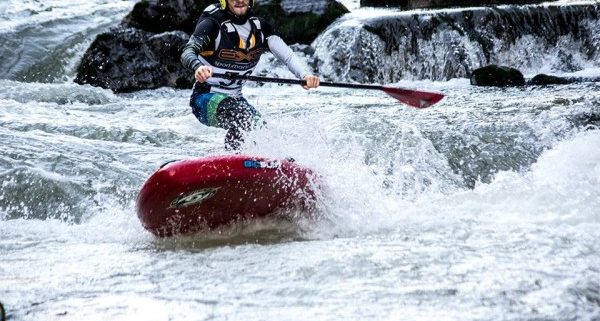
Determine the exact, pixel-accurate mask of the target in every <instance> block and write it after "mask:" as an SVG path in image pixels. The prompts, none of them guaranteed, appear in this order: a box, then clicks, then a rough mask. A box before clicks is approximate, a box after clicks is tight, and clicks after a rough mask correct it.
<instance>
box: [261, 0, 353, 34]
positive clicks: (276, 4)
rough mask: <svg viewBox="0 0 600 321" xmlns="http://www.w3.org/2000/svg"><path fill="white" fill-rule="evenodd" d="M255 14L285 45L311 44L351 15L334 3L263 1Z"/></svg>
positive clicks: (290, 0)
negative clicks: (279, 36)
mask: <svg viewBox="0 0 600 321" xmlns="http://www.w3.org/2000/svg"><path fill="white" fill-rule="evenodd" d="M254 11H255V12H256V14H257V15H259V16H261V17H264V18H265V19H266V20H267V21H268V22H269V23H270V24H271V25H272V26H273V27H274V28H275V30H277V32H278V33H279V34H280V35H281V37H282V38H283V39H284V40H285V41H286V42H287V43H288V44H294V43H300V44H310V43H311V42H312V41H313V40H315V39H316V38H317V36H318V35H319V34H320V33H321V32H322V31H323V30H325V29H326V28H327V27H328V26H329V25H330V24H331V23H332V22H333V21H335V20H336V19H337V18H339V17H341V16H342V15H344V14H346V13H348V12H350V11H349V10H348V9H347V8H346V7H345V6H344V5H343V4H341V3H339V2H337V1H334V0H303V1H296V0H277V1H275V0H263V1H258V5H257V6H256V8H255V10H254Z"/></svg>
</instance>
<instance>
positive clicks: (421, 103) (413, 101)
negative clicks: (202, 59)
mask: <svg viewBox="0 0 600 321" xmlns="http://www.w3.org/2000/svg"><path fill="white" fill-rule="evenodd" d="M213 77H219V78H225V79H232V80H249V81H260V82H273V83H278V84H298V85H306V81H305V80H300V79H285V78H269V77H259V76H249V75H238V74H219V73H215V74H213ZM320 86H325V87H339V88H354V89H375V90H382V91H384V92H385V93H386V94H388V95H390V96H392V97H394V98H396V99H398V100H399V101H401V102H403V103H405V104H407V105H409V106H412V107H415V108H427V107H431V106H432V105H433V104H435V103H437V102H438V101H440V100H442V98H444V95H443V94H441V93H435V92H428V91H420V90H413V89H405V88H396V87H388V86H377V85H362V84H349V83H335V82H326V81H321V83H320Z"/></svg>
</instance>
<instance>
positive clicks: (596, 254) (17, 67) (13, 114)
mask: <svg viewBox="0 0 600 321" xmlns="http://www.w3.org/2000/svg"><path fill="white" fill-rule="evenodd" d="M133 3H134V2H133V1H104V0H93V1H90V0H87V1H59V0H52V1H45V2H44V3H43V4H40V3H39V2H38V1H16V0H8V1H6V0H5V2H4V4H0V9H3V11H0V12H2V13H0V17H2V19H3V20H2V22H0V44H1V46H2V47H1V49H0V50H2V53H3V56H2V62H1V65H2V66H3V71H2V77H1V78H2V79H0V124H1V126H0V141H1V142H2V143H1V144H0V151H1V153H0V302H2V304H3V305H4V306H5V309H6V311H7V315H8V320H157V321H158V320H598V319H599V318H600V148H598V147H600V131H598V128H597V126H598V122H599V118H598V115H600V83H597V82H587V83H586V82H583V83H577V84H570V85H556V86H547V87H522V88H504V89H498V88H478V87H473V86H470V85H469V81H468V80H467V79H453V80H449V81H435V82H433V81H427V80H403V81H400V82H398V83H396V84H394V85H398V86H404V87H409V88H418V89H423V90H433V91H440V92H443V93H444V94H446V98H445V99H444V100H443V101H442V102H440V103H439V104H437V105H435V106H434V107H431V108H428V109H423V110H418V109H414V108H410V107H407V106H405V105H402V104H401V103H399V102H398V101H396V100H395V99H393V98H391V97H389V96H386V95H385V94H384V93H382V92H372V91H359V90H345V89H332V88H319V89H317V90H311V91H305V90H303V89H302V88H300V87H290V86H278V85H272V84H271V85H263V86H259V85H249V86H248V88H246V89H245V95H246V97H247V98H248V100H249V101H250V102H251V103H252V104H254V105H255V106H256V107H257V108H258V109H259V110H260V111H261V113H262V114H263V116H264V118H265V119H266V120H267V122H268V126H267V127H265V128H263V129H260V130H257V131H255V132H252V133H250V134H249V137H248V139H247V141H248V143H247V144H246V145H244V147H243V152H244V153H248V154H256V155H263V156H268V157H274V158H281V157H288V156H292V157H293V158H294V159H295V160H296V162H298V163H300V164H302V165H305V166H308V167H311V168H313V169H314V170H316V171H317V172H318V173H320V175H321V176H322V177H323V178H324V181H325V182H326V184H327V194H326V197H324V199H322V200H321V201H320V203H319V217H318V219H317V220H305V219H302V215H301V213H299V214H300V215H299V218H298V219H297V220H295V221H291V222H279V221H261V222H253V223H248V224H240V225H236V226H232V227H228V228H225V229H222V230H219V231H213V232H206V233H201V234H199V235H195V236H186V237H174V238H167V239H157V238H155V237H153V236H152V235H151V234H150V233H149V232H147V231H146V230H144V229H143V227H142V226H141V224H140V222H139V220H138V219H137V217H136V214H135V209H134V205H135V197H136V195H137V192H138V191H139V189H140V187H141V185H142V184H143V183H144V181H145V179H146V178H147V177H148V176H149V175H150V174H151V173H152V172H153V171H154V170H155V169H156V168H157V167H158V166H159V165H160V164H162V163H164V162H165V161H168V160H172V159H180V158H189V157H199V156H208V155H217V154H224V153H226V151H225V150H224V148H223V136H224V131H223V130H220V129H215V128H207V127H204V126H201V125H200V124H199V123H198V122H197V120H196V119H195V118H194V117H193V116H192V114H191V112H190V109H189V107H188V96H189V93H190V92H189V91H188V90H175V89H167V88H161V89H156V90H147V91H141V92H135V93H128V94H114V93H112V92H110V91H107V90H104V89H100V88H95V87H91V86H81V85H77V84H74V83H73V82H72V79H73V77H74V68H75V66H76V64H77V61H78V59H79V58H80V57H81V55H82V54H83V51H84V50H85V48H87V45H89V43H90V42H91V41H92V40H93V37H94V35H95V34H97V33H99V32H102V31H104V30H106V29H107V28H109V27H110V26H112V25H114V24H116V23H118V21H119V20H120V19H121V17H123V16H124V15H125V14H126V13H127V12H128V11H129V10H130V8H131V7H132V6H133ZM349 3H350V4H351V6H352V5H354V6H355V5H356V2H352V1H349ZM40 6H42V8H39V7H40ZM354 10H355V12H354V13H353V14H357V12H358V13H360V11H359V10H362V9H357V8H355V9H354ZM34 11H35V12H34ZM74 26H78V27H74ZM41 39H43V40H44V41H41ZM9 49H11V50H13V52H15V55H14V56H8V55H5V54H6V53H7V52H9ZM11 59H12V60H11ZM8 60H11V61H12V62H11V63H9V62H8ZM261 68H266V69H270V70H273V69H274V70H276V71H275V73H279V74H281V76H288V74H286V73H285V71H283V70H281V71H277V68H280V66H272V65H269V61H268V60H265V61H264V62H263V63H262V65H261ZM526 72H530V73H534V72H535V70H529V71H526ZM599 74H600V70H599V69H598V68H597V67H594V62H591V63H589V64H588V66H587V67H586V68H584V69H583V70H581V71H578V72H577V73H576V75H593V76H597V75H599ZM569 75H572V74H569Z"/></svg>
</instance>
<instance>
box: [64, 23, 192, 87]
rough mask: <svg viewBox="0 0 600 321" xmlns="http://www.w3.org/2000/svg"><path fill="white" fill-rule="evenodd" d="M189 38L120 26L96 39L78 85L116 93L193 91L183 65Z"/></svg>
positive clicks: (83, 63)
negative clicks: (165, 90)
mask: <svg viewBox="0 0 600 321" xmlns="http://www.w3.org/2000/svg"><path fill="white" fill-rule="evenodd" d="M187 40H188V35H187V34H186V33H184V32H182V31H172V32H164V33H160V34H153V33H149V32H146V31H142V30H139V29H134V28H123V27H118V28H115V29H112V30H111V31H109V32H107V33H103V34H100V35H98V36H97V37H96V39H95V40H94V42H93V43H92V44H91V45H90V48H89V49H88V50H87V51H86V53H85V54H84V56H83V58H82V60H81V62H80V64H79V67H78V68H77V76H76V78H75V82H76V83H78V84H90V85H93V86H98V87H102V88H106V89H111V90H113V91H114V92H130V91H136V90H141V89H153V88H158V87H164V86H167V87H175V88H189V87H191V85H192V78H191V77H190V75H189V73H188V71H186V70H185V69H184V67H183V66H182V65H181V63H180V62H179V57H180V55H181V48H182V47H183V46H184V45H185V44H186V43H187Z"/></svg>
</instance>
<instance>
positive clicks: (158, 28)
mask: <svg viewBox="0 0 600 321" xmlns="http://www.w3.org/2000/svg"><path fill="white" fill-rule="evenodd" d="M214 2H215V0H142V1H140V2H138V3H136V4H135V5H134V8H133V10H132V11H131V13H129V14H128V15H127V16H126V17H125V18H124V19H123V21H122V22H121V26H120V27H118V28H114V29H112V30H110V31H109V32H107V33H104V34H101V35H99V36H98V37H97V38H96V40H95V41H94V42H93V43H92V44H91V45H90V47H89V48H88V50H87V52H86V53H85V55H84V57H83V59H82V61H81V64H80V66H79V67H78V69H77V76H76V78H75V82H77V83H79V84H91V85H93V86H99V87H103V88H108V89H111V90H113V91H115V92H128V91H134V90H141V89H152V88H157V87H162V86H169V87H176V88H190V87H191V86H192V80H193V75H192V72H191V71H189V70H185V69H184V68H183V66H182V65H181V63H180V60H179V59H180V55H181V48H182V47H183V46H184V45H185V44H186V43H187V41H188V39H189V34H191V33H192V32H193V30H194V28H195V25H196V20H197V19H198V17H199V16H200V14H201V13H202V11H203V10H204V9H205V8H206V7H207V6H208V5H209V4H212V3H214ZM254 10H255V12H256V13H257V14H258V15H259V16H261V17H264V18H265V19H266V20H267V21H269V22H270V23H271V24H273V26H274V28H275V29H276V30H277V31H278V33H279V34H280V35H281V36H282V38H284V39H285V40H286V42H287V43H289V44H293V43H304V44H309V43H311V42H312V41H313V40H314V39H315V38H316V37H317V36H318V35H319V33H321V31H323V30H324V29H325V28H327V26H328V25H329V24H330V23H331V22H333V21H334V20H336V19H337V18H338V17H340V16H341V15H343V14H345V13H347V12H349V11H348V9H346V7H344V6H343V5H342V4H340V3H339V2H337V1H335V0H305V1H301V2H298V1H293V0H258V1H257V5H256V6H255V8H254Z"/></svg>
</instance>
